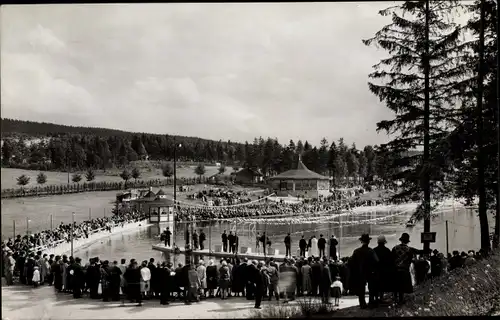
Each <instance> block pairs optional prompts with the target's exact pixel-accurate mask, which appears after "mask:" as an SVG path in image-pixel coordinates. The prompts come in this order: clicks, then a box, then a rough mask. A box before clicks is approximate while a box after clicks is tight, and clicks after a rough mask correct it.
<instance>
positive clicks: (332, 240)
mask: <svg viewBox="0 0 500 320" xmlns="http://www.w3.org/2000/svg"><path fill="white" fill-rule="evenodd" d="M338 244H339V242H338V241H337V238H335V235H333V234H332V237H331V238H330V243H329V247H330V258H331V259H333V260H334V261H337V259H338V257H337V245H338Z"/></svg>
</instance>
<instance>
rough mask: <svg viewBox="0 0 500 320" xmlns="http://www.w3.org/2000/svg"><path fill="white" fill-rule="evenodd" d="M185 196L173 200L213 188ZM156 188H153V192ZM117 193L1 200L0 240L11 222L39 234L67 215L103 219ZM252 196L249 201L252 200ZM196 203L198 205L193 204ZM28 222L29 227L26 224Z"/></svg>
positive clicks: (198, 187) (18, 228)
mask: <svg viewBox="0 0 500 320" xmlns="http://www.w3.org/2000/svg"><path fill="white" fill-rule="evenodd" d="M190 188H191V190H190V191H189V192H178V193H177V199H178V200H179V201H183V202H193V201H192V200H188V198H187V195H189V194H193V193H195V192H198V191H202V190H204V189H205V190H209V189H216V188H218V187H217V186H211V185H204V184H197V185H191V186H190ZM161 189H162V190H163V191H164V192H165V193H166V194H167V196H168V197H170V198H172V197H173V193H174V191H173V188H172V187H163V188H161ZM231 189H232V190H234V191H242V190H247V191H255V190H259V189H257V188H244V187H240V186H232V187H231ZM158 190H159V188H153V191H154V192H157V191H158ZM118 192H119V191H102V192H83V193H78V194H67V195H55V196H48V197H31V198H17V199H2V225H1V230H2V239H5V238H8V237H11V236H12V235H13V232H14V221H15V224H16V232H17V233H18V234H19V233H26V228H27V227H29V230H30V231H31V232H36V231H41V230H44V229H48V228H50V216H51V215H52V219H53V221H54V225H58V224H60V223H61V221H63V222H65V223H70V222H71V213H72V212H74V213H75V221H76V222H79V221H84V220H87V219H88V218H89V216H91V217H93V218H96V217H103V216H105V215H108V216H109V215H111V210H112V208H113V206H114V204H113V203H114V200H115V198H116V194H117V193H118ZM257 195H261V193H257V194H254V195H252V196H250V198H252V199H255V198H256V196H257ZM194 202H195V203H200V204H201V202H200V201H194ZM26 219H29V220H30V222H29V226H28V223H27V222H26Z"/></svg>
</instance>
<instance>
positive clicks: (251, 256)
mask: <svg viewBox="0 0 500 320" xmlns="http://www.w3.org/2000/svg"><path fill="white" fill-rule="evenodd" d="M179 249H180V253H181V254H186V250H185V249H184V247H179ZM240 249H241V248H240ZM153 250H156V251H161V252H165V253H173V248H172V247H171V246H165V245H164V244H163V243H160V244H156V245H153ZM191 254H192V255H195V256H204V257H214V258H232V257H234V256H236V255H235V254H234V253H229V252H215V251H214V250H209V249H204V250H194V251H191ZM238 257H239V258H240V259H244V258H247V259H248V260H257V261H261V260H265V259H267V258H274V260H275V261H278V262H283V261H284V259H285V255H284V254H279V252H278V254H275V255H266V256H264V255H263V254H262V253H238Z"/></svg>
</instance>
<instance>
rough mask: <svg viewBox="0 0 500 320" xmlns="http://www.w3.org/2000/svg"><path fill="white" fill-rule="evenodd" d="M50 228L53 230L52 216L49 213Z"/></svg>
mask: <svg viewBox="0 0 500 320" xmlns="http://www.w3.org/2000/svg"><path fill="white" fill-rule="evenodd" d="M50 230H54V217H53V215H50Z"/></svg>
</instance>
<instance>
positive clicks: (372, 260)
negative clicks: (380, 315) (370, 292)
mask: <svg viewBox="0 0 500 320" xmlns="http://www.w3.org/2000/svg"><path fill="white" fill-rule="evenodd" d="M378 262H379V260H378V257H377V254H376V253H375V251H373V249H372V248H370V247H368V246H366V245H363V246H361V247H360V248H357V249H355V250H354V252H353V253H352V256H351V258H350V259H349V262H348V263H349V270H350V274H351V276H350V278H351V284H350V287H351V289H352V290H353V291H354V292H356V293H357V294H364V293H365V286H366V284H367V283H368V281H371V280H373V279H374V277H375V272H376V270H377V266H378Z"/></svg>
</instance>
